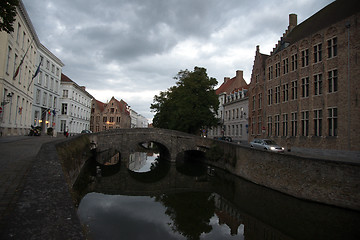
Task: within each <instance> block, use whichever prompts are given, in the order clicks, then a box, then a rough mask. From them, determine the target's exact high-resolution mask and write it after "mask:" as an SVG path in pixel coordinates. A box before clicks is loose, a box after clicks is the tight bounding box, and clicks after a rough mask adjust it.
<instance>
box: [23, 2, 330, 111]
mask: <svg viewBox="0 0 360 240" xmlns="http://www.w3.org/2000/svg"><path fill="white" fill-rule="evenodd" d="M331 1H332V0H299V1H296V2H293V1H285V0H274V1H265V0H253V1H245V0H151V1H150V0H106V1H99V0H86V1H85V0H61V1H55V0H23V2H24V4H25V6H26V9H27V11H28V13H29V16H30V18H31V21H32V22H33V25H34V27H35V29H36V31H37V33H38V35H39V38H40V40H41V42H42V43H43V44H44V45H45V46H46V47H47V48H49V49H50V50H51V51H52V52H53V53H54V54H55V55H56V56H58V57H59V58H60V59H61V60H62V61H63V62H64V64H65V67H64V68H63V72H64V73H65V74H66V75H68V76H69V77H70V78H71V79H73V80H74V81H75V82H77V83H78V84H79V85H85V86H86V87H87V89H88V90H89V91H90V93H91V94H93V93H92V92H91V91H93V92H94V94H93V95H94V97H96V98H97V99H99V100H101V101H106V99H110V98H111V97H112V96H108V95H109V94H110V95H114V96H115V97H116V98H118V99H121V98H123V99H124V100H125V101H127V102H134V103H132V104H131V105H132V106H140V105H141V109H145V108H149V106H150V104H151V102H152V98H153V96H150V94H151V93H153V92H156V93H155V94H158V92H159V91H165V90H166V89H167V88H169V87H170V86H172V85H174V84H175V82H174V81H173V79H172V78H173V76H175V75H176V74H177V72H178V71H180V70H182V69H193V67H194V66H202V67H205V68H207V69H208V74H209V75H210V76H211V77H215V78H217V80H218V82H219V83H221V82H222V80H223V78H224V76H228V77H232V76H234V75H235V71H236V70H238V69H240V70H244V76H245V80H247V81H249V78H250V74H251V70H252V63H253V58H254V55H255V47H256V45H260V50H261V51H262V52H263V53H266V54H269V53H270V51H271V50H272V48H273V47H274V46H275V44H276V43H277V41H278V40H279V38H280V37H281V35H282V33H283V32H284V31H285V30H286V28H287V25H288V15H289V13H296V14H298V23H300V22H301V21H303V20H305V19H306V18H308V17H309V16H311V15H312V14H314V13H315V12H316V11H318V10H320V9H321V8H322V7H324V6H326V5H327V4H329V3H330V2H331ZM99 82H101V84H99ZM95 90H96V91H95ZM95 93H96V94H95ZM142 93H143V94H142ZM145 95H146V96H147V103H146V101H145V100H144V99H143V98H141V99H140V100H139V96H142V97H143V96H145ZM126 97H127V99H126ZM146 104H147V106H145V105H146ZM134 110H136V111H138V110H137V109H134ZM138 112H139V113H141V114H144V115H146V117H148V118H151V116H152V114H151V113H150V110H148V111H147V112H145V113H144V112H140V111H138Z"/></svg>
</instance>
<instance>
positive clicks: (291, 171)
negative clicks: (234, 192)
mask: <svg viewBox="0 0 360 240" xmlns="http://www.w3.org/2000/svg"><path fill="white" fill-rule="evenodd" d="M216 146H217V147H216ZM215 148H217V149H218V150H217V151H222V157H220V158H218V159H211V160H209V161H208V162H207V163H208V164H210V165H213V166H216V167H220V168H222V169H225V170H227V171H229V172H230V173H232V174H235V175H237V176H239V177H242V178H245V179H247V180H249V181H251V182H254V183H256V184H259V185H262V186H265V187H268V188H271V189H274V190H277V191H280V192H283V193H286V194H289V195H291V196H294V197H297V198H300V199H306V200H312V201H316V202H321V203H325V204H330V205H335V206H340V207H344V208H350V209H355V210H360V202H359V199H360V175H359V172H360V164H358V163H347V162H340V161H330V160H321V159H314V158H304V157H299V156H294V155H289V154H277V153H270V152H264V151H261V150H254V149H250V148H246V147H242V146H239V145H236V144H228V143H223V142H216V144H214V145H213V148H212V149H215ZM210 151H211V150H210ZM212 155H214V153H212Z"/></svg>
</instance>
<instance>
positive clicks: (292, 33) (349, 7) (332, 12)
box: [272, 0, 360, 54]
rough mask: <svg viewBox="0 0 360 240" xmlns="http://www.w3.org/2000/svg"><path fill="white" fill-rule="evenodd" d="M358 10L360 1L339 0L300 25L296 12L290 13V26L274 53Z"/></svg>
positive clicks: (359, 10)
mask: <svg viewBox="0 0 360 240" xmlns="http://www.w3.org/2000/svg"><path fill="white" fill-rule="evenodd" d="M358 12H360V1H354V0H337V1H334V2H333V3H331V4H329V5H327V6H326V7H324V8H323V9H321V10H320V11H318V12H317V13H315V14H314V15H312V16H311V17H309V18H308V19H306V20H305V21H303V22H302V23H301V24H299V25H297V24H296V21H297V19H296V14H290V15H289V27H288V29H287V30H286V31H285V33H284V34H283V36H282V37H281V39H280V40H279V41H278V43H277V44H276V45H275V48H274V49H273V51H272V54H275V53H277V52H279V51H281V50H282V49H284V48H286V47H287V46H288V45H291V44H293V43H295V42H297V41H299V40H301V39H303V38H305V37H307V36H310V35H311V34H313V33H316V32H318V31H320V30H321V29H324V28H326V27H327V26H330V25H332V24H335V23H337V22H339V21H341V20H343V19H345V18H347V17H350V16H351V15H353V14H356V13H358ZM294 21H295V22H294Z"/></svg>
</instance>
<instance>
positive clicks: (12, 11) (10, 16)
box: [0, 0, 19, 33]
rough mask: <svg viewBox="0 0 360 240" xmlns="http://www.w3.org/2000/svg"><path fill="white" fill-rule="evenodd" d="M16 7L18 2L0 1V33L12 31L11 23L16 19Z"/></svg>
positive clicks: (11, 0)
mask: <svg viewBox="0 0 360 240" xmlns="http://www.w3.org/2000/svg"><path fill="white" fill-rule="evenodd" d="M17 6H19V1H18V0H1V1H0V31H5V32H7V33H11V32H13V31H14V27H13V23H14V21H15V17H16V7H17Z"/></svg>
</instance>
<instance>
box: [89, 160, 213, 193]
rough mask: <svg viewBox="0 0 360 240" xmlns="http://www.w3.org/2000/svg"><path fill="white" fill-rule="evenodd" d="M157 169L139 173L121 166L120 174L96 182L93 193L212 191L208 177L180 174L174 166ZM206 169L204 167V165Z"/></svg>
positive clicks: (170, 164) (123, 165) (121, 164)
mask: <svg viewBox="0 0 360 240" xmlns="http://www.w3.org/2000/svg"><path fill="white" fill-rule="evenodd" d="M163 164H164V165H163V166H158V167H157V168H160V169H158V170H156V169H155V170H153V171H150V172H144V173H137V172H132V171H130V170H128V168H127V166H126V165H125V163H123V162H121V163H120V168H119V171H118V172H117V173H116V174H113V175H110V176H103V177H101V178H99V180H98V181H96V182H94V183H93V184H92V186H91V187H90V189H89V190H90V191H94V192H99V193H104V194H109V195H132V196H153V195H157V194H163V193H171V192H191V191H205V192H212V187H211V184H210V182H209V181H208V180H209V176H207V175H206V171H204V173H205V175H202V176H198V177H196V176H187V175H184V174H182V173H180V172H178V171H177V169H176V166H175V164H174V163H163ZM204 167H205V166H204Z"/></svg>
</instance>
